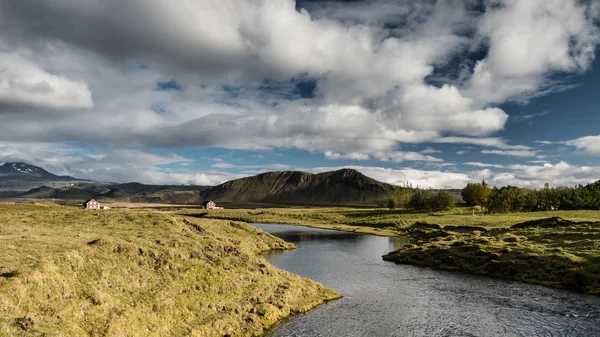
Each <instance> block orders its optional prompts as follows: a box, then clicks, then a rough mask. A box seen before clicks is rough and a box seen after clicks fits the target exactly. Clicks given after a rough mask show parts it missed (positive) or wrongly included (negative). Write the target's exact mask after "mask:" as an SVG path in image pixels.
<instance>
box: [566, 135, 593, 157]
mask: <svg viewBox="0 0 600 337" xmlns="http://www.w3.org/2000/svg"><path fill="white" fill-rule="evenodd" d="M564 144H566V145H569V146H575V147H576V148H577V149H578V150H580V151H582V152H583V153H585V154H589V155H593V156H598V155H600V136H586V137H581V138H577V139H573V140H569V141H567V142H564Z"/></svg>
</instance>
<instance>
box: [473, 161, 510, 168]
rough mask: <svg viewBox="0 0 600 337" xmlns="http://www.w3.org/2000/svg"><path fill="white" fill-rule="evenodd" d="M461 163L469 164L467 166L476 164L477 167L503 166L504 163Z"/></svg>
mask: <svg viewBox="0 0 600 337" xmlns="http://www.w3.org/2000/svg"><path fill="white" fill-rule="evenodd" d="M463 164H465V165H469V166H477V167H494V168H504V165H500V164H486V163H480V162H466V163H463Z"/></svg>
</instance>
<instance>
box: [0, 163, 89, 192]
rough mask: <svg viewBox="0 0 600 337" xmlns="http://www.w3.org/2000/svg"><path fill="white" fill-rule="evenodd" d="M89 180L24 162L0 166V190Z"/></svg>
mask: <svg viewBox="0 0 600 337" xmlns="http://www.w3.org/2000/svg"><path fill="white" fill-rule="evenodd" d="M84 181H89V180H82V179H76V178H73V177H69V176H58V175H55V174H52V173H50V172H48V171H46V170H44V169H43V168H41V167H38V166H34V165H29V164H26V163H21V162H18V163H4V164H3V165H2V166H0V191H27V190H29V189H31V188H34V187H39V186H41V185H46V186H52V187H62V186H69V185H72V184H76V183H79V182H84Z"/></svg>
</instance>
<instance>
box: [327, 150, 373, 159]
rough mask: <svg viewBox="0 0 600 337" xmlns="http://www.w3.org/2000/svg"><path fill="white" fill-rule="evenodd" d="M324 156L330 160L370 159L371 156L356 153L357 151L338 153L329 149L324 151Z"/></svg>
mask: <svg viewBox="0 0 600 337" xmlns="http://www.w3.org/2000/svg"><path fill="white" fill-rule="evenodd" d="M325 158H327V159H331V160H341V159H347V160H369V159H371V157H370V156H369V155H368V154H365V153H357V152H350V153H338V152H331V151H325Z"/></svg>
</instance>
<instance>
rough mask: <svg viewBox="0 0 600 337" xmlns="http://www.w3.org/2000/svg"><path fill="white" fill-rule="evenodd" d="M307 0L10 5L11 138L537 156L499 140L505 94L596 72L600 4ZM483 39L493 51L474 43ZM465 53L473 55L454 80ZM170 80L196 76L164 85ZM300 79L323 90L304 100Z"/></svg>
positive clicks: (4, 120)
mask: <svg viewBox="0 0 600 337" xmlns="http://www.w3.org/2000/svg"><path fill="white" fill-rule="evenodd" d="M299 5H300V4H299V3H296V2H295V1H293V0H257V1H241V2H240V1H237V0H206V1H186V2H182V3H178V5H176V6H174V5H173V4H172V3H171V2H169V1H165V0H148V1H146V2H144V3H143V5H142V4H141V3H139V2H135V1H115V0H106V1H105V0H102V1H101V0H88V1H84V2H81V1H75V0H60V1H44V2H40V3H38V4H36V6H30V5H28V4H27V3H26V2H23V1H9V2H3V3H2V11H1V12H0V56H1V57H0V68H6V69H5V70H4V72H1V73H0V141H6V142H9V141H10V142H22V143H31V142H43V143H53V144H61V143H64V142H80V143H82V144H103V146H107V147H109V148H116V149H134V150H132V151H140V150H135V149H141V148H175V149H177V148H182V147H191V148H203V147H220V148H231V149H273V148H283V149H285V148H296V149H303V150H307V151H313V152H319V153H323V154H324V155H325V157H326V158H329V159H346V160H348V159H352V160H367V159H374V160H380V161H386V162H403V161H425V162H428V163H431V164H434V163H441V162H443V161H442V160H441V159H440V158H436V157H433V156H429V154H433V153H434V152H427V151H428V150H425V151H423V152H421V153H416V152H406V151H397V149H399V148H401V147H399V143H434V144H436V143H439V144H442V143H447V144H465V145H477V146H483V147H489V148H494V149H495V150H484V151H487V152H484V153H490V154H500V155H511V156H521V157H525V156H532V155H535V152H536V151H535V149H532V148H531V147H528V146H524V145H512V144H510V141H509V140H506V139H503V138H498V137H493V135H494V133H496V132H498V131H501V130H503V129H504V127H505V125H506V122H507V119H508V114H507V113H506V112H505V111H503V110H502V109H500V108H498V105H499V104H501V103H505V102H506V101H514V100H524V99H526V98H528V97H531V96H534V95H541V94H545V93H547V92H550V91H552V90H556V85H558V86H561V85H562V87H563V88H564V85H565V84H563V83H558V84H557V83H553V82H550V81H549V80H548V78H549V77H552V75H554V74H555V73H557V72H559V73H560V74H565V75H566V74H568V73H578V72H582V71H585V70H587V69H589V67H590V64H591V62H592V61H593V59H594V57H595V55H594V48H595V47H596V45H597V43H598V28H597V27H596V26H595V25H594V22H593V20H594V19H593V18H596V20H597V17H598V16H597V14H595V13H598V6H597V5H596V4H594V3H593V2H591V3H590V4H588V3H584V2H578V1H576V0H548V1H544V0H519V1H517V0H501V1H492V2H485V5H487V6H488V7H487V8H486V10H485V11H483V12H481V13H480V12H477V11H475V10H472V8H471V7H470V5H471V2H462V3H460V4H455V3H450V2H447V1H437V2H432V1H424V2H418V1H416V2H410V1H408V2H407V1H392V0H369V1H366V2H359V3H357V2H353V3H347V2H344V3H343V4H342V3H334V2H325V3H323V2H311V3H310V4H309V5H307V6H308V7H307V9H306V10H304V9H302V10H298V9H297V7H298V6H299ZM539 13H543V15H538V14H539ZM390 20H392V21H394V22H390ZM388 23H390V24H388ZM386 24H387V26H385V25H386ZM389 27H395V28H389ZM466 32H469V33H473V35H474V36H472V34H465V33H466ZM107 41H110V43H108V42H107ZM479 49H481V50H482V51H486V55H487V56H486V58H485V59H481V60H472V59H471V58H470V57H469V56H465V54H468V53H469V52H471V51H473V50H479ZM8 51H10V52H8ZM478 54H479V53H478ZM457 62H458V63H459V64H461V65H473V66H474V67H469V66H466V67H465V70H464V72H463V74H462V76H460V77H459V78H455V77H456V76H455V75H454V74H453V73H454V70H455V69H454V68H456V67H455V64H456V63H457ZM473 62H476V64H473ZM450 68H452V69H451V70H448V73H443V72H445V71H446V70H444V69H450ZM438 72H442V73H438ZM431 77H435V78H441V79H442V82H443V83H435V85H432V84H431V81H429V79H430V78H431ZM171 79H174V80H176V81H178V82H179V83H181V85H182V87H183V88H185V89H184V90H183V91H178V90H170V91H168V92H166V91H159V90H155V88H156V87H157V86H156V83H157V82H158V81H168V80H171ZM265 79H268V81H266V80H265ZM299 81H305V82H309V83H310V84H314V85H315V90H314V92H313V93H311V95H308V97H301V95H300V94H299V93H298V92H297V90H296V87H295V84H296V83H298V82H299ZM67 109H69V110H73V111H65V110H67ZM525 117H527V118H529V117H528V116H525ZM573 144H575V143H573ZM573 146H577V147H578V148H580V149H581V150H583V151H584V152H586V153H596V152H597V151H596V150H595V147H594V145H593V144H589V145H587V147H586V145H573ZM590 151H591V152H590ZM141 152H143V151H141ZM458 153H459V154H462V153H466V152H465V151H459V152H458ZM113 155H114V154H113ZM90 158H92V157H90ZM92 159H94V160H101V159H98V158H92ZM184 163H185V162H184ZM149 165H151V164H149ZM221 165H222V168H227V167H225V165H227V164H226V163H223V164H221ZM230 165H231V164H230ZM440 165H441V164H440ZM229 168H234V167H229ZM235 168H238V167H235ZM164 178H165V179H166V178H167V177H166V176H165V177H164ZM169 179H175V178H169ZM177 179H183V178H177ZM190 179H191V178H190Z"/></svg>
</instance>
